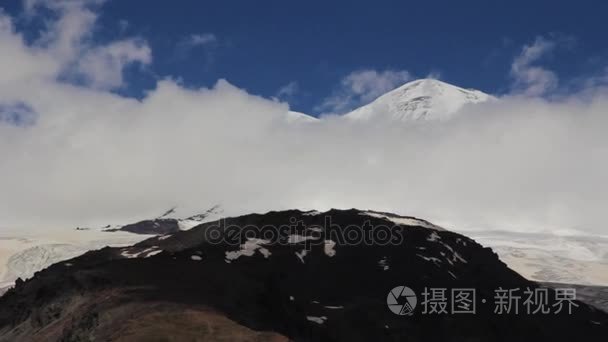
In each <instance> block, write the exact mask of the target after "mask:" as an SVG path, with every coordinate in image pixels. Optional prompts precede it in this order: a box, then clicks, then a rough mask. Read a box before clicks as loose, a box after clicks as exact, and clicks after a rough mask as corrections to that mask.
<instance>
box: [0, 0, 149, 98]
mask: <svg viewBox="0 0 608 342" xmlns="http://www.w3.org/2000/svg"><path fill="white" fill-rule="evenodd" d="M103 2H104V1H103V0H57V1H50V0H26V1H25V2H24V5H25V10H26V14H27V15H28V16H35V15H37V14H38V13H39V11H40V9H41V8H45V9H47V10H50V11H52V12H54V14H55V15H56V17H57V18H56V20H46V28H45V31H43V32H42V33H41V35H40V37H39V39H38V40H37V41H36V42H35V43H34V44H33V45H31V46H26V45H25V43H24V41H23V38H22V37H21V35H20V34H18V33H17V32H15V31H14V25H13V24H12V21H11V20H10V18H9V17H8V16H6V15H4V16H2V14H1V13H0V40H2V41H3V42H4V44H3V45H4V49H3V54H2V56H0V62H2V63H0V64H1V65H2V66H3V67H2V66H0V68H2V69H6V73H4V75H2V76H0V82H2V79H5V80H6V81H11V82H16V81H18V79H19V80H21V81H25V80H26V79H28V78H30V79H31V78H33V77H41V76H44V77H46V78H47V79H52V78H56V77H59V76H62V77H64V78H68V79H72V78H73V79H76V80H79V81H84V83H85V84H86V85H87V86H92V87H96V88H103V89H113V88H118V87H121V86H122V85H123V70H124V68H125V67H127V66H128V65H131V64H133V63H140V64H149V63H150V62H151V58H152V57H151V50H150V48H149V47H148V45H147V42H146V41H145V40H143V39H134V38H127V39H124V40H116V41H111V42H109V43H107V44H105V45H99V44H95V43H94V42H93V41H92V32H93V29H94V27H95V24H96V21H97V17H98V15H97V13H96V12H95V9H96V8H97V6H98V5H100V4H102V3H103ZM4 51H7V53H5V52H4ZM2 71H4V70H2Z"/></svg>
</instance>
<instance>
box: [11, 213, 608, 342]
mask: <svg viewBox="0 0 608 342" xmlns="http://www.w3.org/2000/svg"><path fill="white" fill-rule="evenodd" d="M294 222H301V224H297V225H295V224H294ZM395 222H398V223H399V224H400V225H398V226H395ZM289 225H292V227H288V226H289ZM269 226H274V227H275V228H278V227H287V228H281V229H283V230H281V229H278V231H280V233H277V234H274V235H273V234H272V233H269V231H270V232H275V231H277V230H276V229H271V228H269ZM381 226H384V227H389V228H388V229H389V231H390V232H391V234H395V235H391V236H393V237H396V238H395V239H391V241H390V242H389V243H386V241H384V240H382V239H379V238H378V236H376V238H374V239H372V240H369V239H368V240H367V241H363V238H357V237H354V238H353V236H354V235H353V234H356V233H348V234H347V232H349V231H352V230H359V232H360V234H362V235H369V236H373V234H371V233H372V232H374V231H377V229H380V227H381ZM262 227H266V228H264V229H261V228H262ZM353 227H355V228H353ZM382 229H384V228H382ZM218 232H219V233H218ZM245 232H246V234H245ZM349 234H351V235H349ZM218 236H219V237H221V239H218ZM349 236H350V237H349ZM216 240H218V241H216ZM353 240H357V241H353ZM381 240H382V241H381ZM355 242H356V243H355ZM381 242H382V243H381ZM401 285H404V286H408V287H410V288H411V289H412V290H414V292H415V293H417V294H418V303H419V305H418V306H417V307H416V309H415V311H414V313H413V315H411V316H399V315H396V314H394V313H392V312H391V311H390V310H389V309H388V307H387V304H386V301H387V295H388V293H389V291H391V289H393V288H395V287H397V286H401ZM425 287H426V288H447V289H448V292H449V289H452V288H475V289H476V303H477V304H476V311H477V313H476V314H440V315H436V314H433V315H428V314H423V313H422V308H421V305H420V303H421V301H422V299H423V298H422V293H423V291H424V288H425ZM499 287H500V288H503V289H512V288H520V289H523V288H527V287H529V288H532V289H534V288H536V287H538V285H537V284H536V283H533V282H530V281H528V280H526V279H524V278H523V277H521V276H519V275H518V274H517V273H515V272H513V271H512V270H510V269H509V268H507V267H506V265H505V264H504V263H502V262H501V261H500V260H499V259H498V257H497V256H496V254H495V253H493V252H492V250H490V249H488V248H484V247H482V246H480V245H479V244H477V243H476V242H475V241H473V240H471V239H469V238H467V237H465V236H462V235H459V234H455V233H452V232H449V231H444V230H441V229H440V228H439V227H435V226H432V225H431V224H429V223H428V222H426V221H420V220H416V219H414V218H405V217H398V216H394V215H388V214H383V213H375V212H362V211H358V210H332V211H329V212H326V213H317V212H307V213H305V212H301V211H296V210H292V211H282V212H270V213H267V214H263V215H260V214H252V215H246V216H241V217H236V218H231V219H226V220H225V221H221V222H210V223H205V224H202V225H200V226H197V227H195V228H193V229H191V230H189V231H181V232H177V233H175V234H173V235H171V236H162V237H154V238H151V239H148V240H145V241H143V242H141V243H139V244H136V245H134V246H131V247H126V248H105V249H102V250H98V251H93V252H89V253H87V254H85V255H83V256H80V257H77V258H74V259H72V260H69V261H67V262H62V263H59V264H56V265H53V266H51V267H49V268H48V269H46V270H44V271H42V272H39V273H38V274H37V275H36V276H35V277H34V278H33V279H32V280H29V281H26V282H24V283H21V284H19V285H18V286H17V287H16V288H15V289H13V290H11V291H9V292H8V293H7V294H6V295H5V296H3V297H2V298H0V340H6V341H15V340H27V341H30V340H36V339H39V340H42V339H44V340H50V341H53V340H64V341H81V340H93V339H95V340H119V337H118V336H119V334H117V332H120V333H121V334H120V336H132V337H133V339H131V340H138V339H140V340H146V338H148V337H149V336H152V335H154V334H157V333H159V334H161V336H162V334H164V333H167V334H169V333H170V332H171V331H179V332H180V334H182V333H183V335H179V334H175V335H174V336H177V337H176V338H178V339H177V340H190V339H191V337H192V336H201V340H204V339H205V338H206V339H208V340H216V339H221V338H226V339H227V340H235V339H237V336H236V335H229V334H228V332H227V331H234V332H239V333H238V334H237V335H238V336H241V337H242V339H241V340H281V339H284V338H289V339H296V340H325V341H342V340H343V341H353V340H355V341H357V340H361V341H364V340H365V341H367V340H381V341H397V340H399V341H535V342H538V341H545V340H547V341H571V340H573V339H575V338H577V337H581V336H584V339H585V340H586V341H604V340H605V338H606V336H608V335H607V334H608V315H607V314H605V313H603V312H601V311H599V310H596V309H594V308H592V307H590V306H587V305H586V304H583V303H581V302H576V304H578V307H575V308H573V311H572V314H571V315H568V314H567V312H566V311H565V310H564V311H563V312H562V313H560V314H551V315H540V314H538V315H526V314H521V313H520V314H519V315H515V314H511V315H507V314H504V315H498V314H495V313H494V305H493V303H494V296H495V292H494V290H495V289H498V288H499ZM549 291H551V294H554V293H553V290H549ZM550 298H553V296H550ZM484 300H485V301H486V303H485V304H482V302H483V301H484ZM551 304H554V301H553V299H551V300H550V303H549V305H551ZM448 306H449V304H448ZM520 311H522V310H521V308H520ZM178 313H179V314H178ZM216 326H217V327H219V328H217V329H219V330H217V329H215V328H213V329H211V328H209V327H216ZM205 327H207V329H206V330H205ZM222 327H223V328H222ZM209 331H216V332H217V331H219V334H220V335H209ZM224 332H225V333H226V334H228V335H224ZM241 332H242V334H241ZM124 334H130V335H124ZM218 336H220V337H218ZM222 336H223V337H222Z"/></svg>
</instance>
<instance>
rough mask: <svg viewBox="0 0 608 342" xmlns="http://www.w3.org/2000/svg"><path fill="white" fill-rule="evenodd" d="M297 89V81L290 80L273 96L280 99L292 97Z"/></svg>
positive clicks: (298, 87)
mask: <svg viewBox="0 0 608 342" xmlns="http://www.w3.org/2000/svg"><path fill="white" fill-rule="evenodd" d="M299 90H300V86H299V85H298V82H295V81H292V82H289V83H287V84H286V85H284V86H282V87H281V88H279V90H277V93H276V95H275V97H276V98H278V99H280V100H289V99H291V98H293V97H294V96H295V95H296V93H297V92H298V91H299Z"/></svg>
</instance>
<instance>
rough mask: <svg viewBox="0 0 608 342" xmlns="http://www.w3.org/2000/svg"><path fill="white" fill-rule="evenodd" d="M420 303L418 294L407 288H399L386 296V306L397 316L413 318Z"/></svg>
mask: <svg viewBox="0 0 608 342" xmlns="http://www.w3.org/2000/svg"><path fill="white" fill-rule="evenodd" d="M417 303H418V298H417V297H416V293H414V291H413V290H412V289H410V288H409V287H406V286H397V287H395V288H394V289H392V290H391V291H390V292H389V293H388V295H387V296H386V305H388V308H389V309H390V310H391V311H392V312H393V313H394V314H397V315H400V316H411V315H413V314H414V309H415V308H416V304H417Z"/></svg>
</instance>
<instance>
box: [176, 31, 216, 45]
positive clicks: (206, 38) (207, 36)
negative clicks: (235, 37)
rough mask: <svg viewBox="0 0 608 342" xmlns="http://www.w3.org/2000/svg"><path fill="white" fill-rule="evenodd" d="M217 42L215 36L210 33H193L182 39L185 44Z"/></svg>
mask: <svg viewBox="0 0 608 342" xmlns="http://www.w3.org/2000/svg"><path fill="white" fill-rule="evenodd" d="M216 42H217V37H216V36H215V35H214V34H212V33H202V34H193V35H191V36H190V37H188V38H187V39H186V40H184V43H185V44H188V45H191V46H204V45H209V44H214V43H216Z"/></svg>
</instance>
